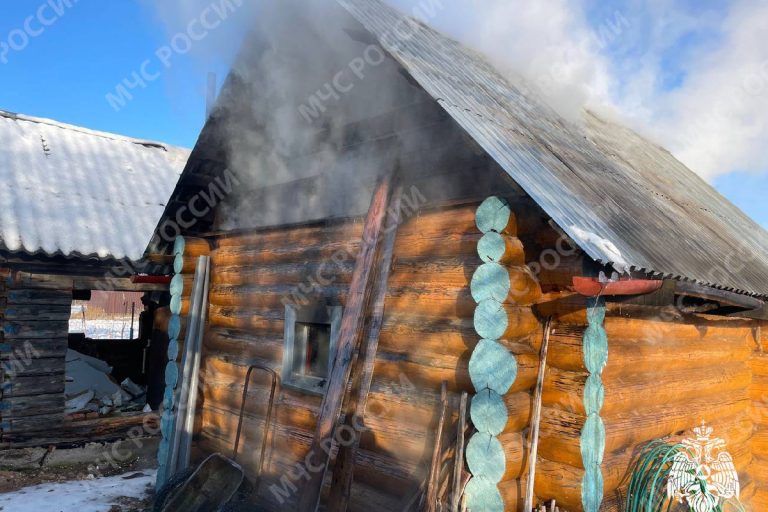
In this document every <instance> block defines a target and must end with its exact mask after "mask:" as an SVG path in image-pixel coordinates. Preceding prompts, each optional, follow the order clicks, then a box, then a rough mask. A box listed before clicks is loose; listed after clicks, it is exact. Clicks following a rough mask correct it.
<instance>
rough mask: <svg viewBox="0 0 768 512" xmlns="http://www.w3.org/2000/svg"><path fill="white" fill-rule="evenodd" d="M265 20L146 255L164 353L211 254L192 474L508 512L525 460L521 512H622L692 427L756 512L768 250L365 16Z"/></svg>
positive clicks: (302, 500) (680, 191)
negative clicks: (221, 459) (207, 471)
mask: <svg viewBox="0 0 768 512" xmlns="http://www.w3.org/2000/svg"><path fill="white" fill-rule="evenodd" d="M278 4H279V5H278V6H276V7H275V8H274V9H265V11H264V13H263V14H262V16H261V18H260V20H259V24H258V25H259V26H258V28H257V29H256V30H255V34H254V35H253V36H252V37H251V38H250V39H249V40H248V41H247V42H246V44H245V45H244V47H243V50H242V52H241V55H240V58H239V59H238V61H237V63H236V64H235V65H234V67H233V71H232V74H231V75H230V77H229V79H228V80H227V82H226V84H225V87H224V90H223V91H222V93H221V97H220V98H219V102H218V106H217V108H216V110H215V111H214V112H213V114H212V116H211V118H210V119H209V121H208V123H207V125H206V126H205V128H204V130H203V132H202V134H201V136H200V139H199V141H198V144H197V146H196V147H195V149H194V150H193V153H192V156H191V158H190V160H189V163H188V164H187V167H186V169H185V171H184V173H183V175H182V178H181V180H180V182H179V184H178V186H177V187H176V190H175V191H174V193H173V195H172V196H171V199H170V201H169V202H168V206H167V208H166V213H165V215H164V217H163V219H162V220H161V222H160V224H159V226H158V229H157V232H156V236H155V240H154V242H153V244H152V245H151V247H150V251H151V252H153V253H156V252H163V251H165V252H166V254H171V252H173V254H174V255H175V258H176V262H175V269H176V271H177V272H178V275H179V277H177V278H176V283H177V287H176V289H175V293H176V295H177V297H178V300H177V302H176V306H175V307H174V306H173V305H172V309H173V312H174V314H175V315H176V316H175V317H174V318H175V320H176V321H179V326H180V327H179V328H178V329H175V330H173V332H171V335H172V336H173V338H174V340H176V341H178V342H181V341H182V340H183V339H184V334H185V330H186V327H185V325H184V323H185V321H186V318H187V312H188V311H189V296H190V293H191V288H192V273H193V272H194V269H195V265H196V261H197V258H198V257H199V256H200V255H208V256H209V257H210V265H211V268H210V273H209V280H210V284H209V293H208V296H207V302H206V304H207V306H206V312H207V325H206V328H205V331H204V337H203V343H202V347H203V348H202V350H203V357H202V368H201V370H200V377H199V386H200V394H199V403H198V406H197V414H196V427H195V436H196V445H197V448H198V450H199V455H205V454H210V453H213V452H220V453H223V454H225V455H227V456H232V455H233V449H234V447H235V445H236V443H237V442H238V441H239V448H238V451H237V453H236V454H235V455H236V458H237V461H238V462H239V463H241V464H243V466H244V468H245V469H246V471H247V474H248V476H249V478H250V479H251V480H252V481H254V482H255V485H256V488H255V491H254V493H253V495H252V496H251V499H252V500H253V501H254V502H255V503H257V504H258V505H259V506H260V507H261V508H260V509H264V510H275V511H278V510H280V511H282V510H300V511H303V512H309V511H314V510H315V509H316V507H317V505H318V503H319V505H320V509H321V510H329V511H333V512H336V511H343V510H358V511H362V510H365V511H392V510H417V509H421V508H424V509H426V510H439V509H440V508H438V505H437V504H438V503H440V504H441V505H440V506H442V508H441V509H442V510H458V509H459V508H458V507H459V503H460V501H462V500H463V502H464V506H466V507H467V509H469V510H473V511H475V512H479V511H486V510H508V511H519V510H523V507H524V504H523V501H524V499H525V495H526V489H527V487H528V474H529V468H530V466H531V463H532V460H531V458H532V457H531V453H535V459H534V461H535V479H534V482H533V486H532V488H533V496H534V497H535V500H534V505H535V504H541V503H546V502H549V501H551V500H553V499H554V500H557V503H558V504H559V506H560V507H561V509H562V510H568V511H571V512H575V511H582V510H584V511H588V512H596V511H598V510H600V511H618V510H623V509H622V508H621V504H622V503H623V500H624V498H625V496H626V489H627V484H628V480H629V476H630V475H629V474H630V473H631V467H632V463H633V460H635V459H636V457H637V456H638V452H639V450H640V449H641V448H642V447H643V446H645V445H647V443H649V442H652V441H653V440H657V439H666V440H679V439H683V438H686V437H693V438H695V437H696V434H694V432H693V430H692V429H694V428H695V427H698V426H700V425H701V423H702V421H704V422H706V424H707V425H708V426H710V427H711V428H713V429H714V433H713V434H712V435H713V436H716V437H718V438H722V439H723V440H724V441H725V443H726V446H727V450H728V451H729V453H730V454H731V455H732V459H733V464H734V466H735V468H736V471H737V472H738V478H739V483H740V489H739V490H740V492H739V498H740V500H741V502H742V503H743V504H744V505H745V506H746V507H750V509H751V510H756V511H759V510H764V509H763V508H762V507H763V506H768V444H766V431H765V425H766V424H767V421H768V420H766V417H765V412H766V411H767V410H768V407H766V404H765V400H764V395H763V393H764V390H765V386H766V382H767V381H766V379H767V378H768V360H766V356H764V355H763V345H764V343H765V342H766V334H765V332H766V331H765V329H762V327H764V326H765V323H764V320H765V319H766V307H765V302H764V300H765V299H766V297H767V296H768V262H767V260H766V257H765V255H766V254H767V253H768V234H767V233H766V231H765V230H763V229H762V228H761V227H760V226H759V225H757V224H756V223H755V222H754V221H752V220H751V219H749V218H748V217H747V216H746V215H745V214H744V213H742V212H741V211H740V210H739V209H738V208H736V207H735V206H734V205H732V204H731V203H729V202H728V201H727V200H726V199H725V198H723V197H722V196H721V195H719V194H718V193H717V192H716V191H715V190H714V189H713V188H712V187H711V186H709V185H708V184H707V183H705V182H704V181H703V180H702V179H700V178H699V177H698V176H697V175H696V174H694V173H693V172H692V171H690V170H689V169H687V168H686V167H685V166H684V165H683V164H681V163H680V162H679V161H677V160H676V159H675V158H674V157H673V156H672V155H670V154H669V153H668V152H667V151H666V150H664V149H663V148H661V147H658V146H657V145H655V144H653V143H651V142H649V141H647V140H646V139H644V138H643V137H641V136H639V135H638V134H636V133H634V132H633V131H631V130H629V129H628V128H626V127H624V126H621V125H619V124H617V123H615V122H612V121H610V120H608V119H606V118H603V117H601V116H600V115H598V114H595V113H592V112H586V113H585V114H584V117H583V119H582V120H581V121H579V122H572V121H568V120H565V119H563V118H561V117H560V116H559V115H558V114H556V113H555V112H554V111H553V110H551V109H550V108H548V107H547V106H546V105H545V104H544V103H543V102H541V101H539V100H538V99H537V97H536V95H535V94H534V93H532V92H531V91H530V90H528V89H526V88H525V87H524V85H523V84H521V83H512V82H510V80H509V79H507V78H505V77H504V76H502V75H501V74H500V73H498V72H497V71H495V70H494V68H493V67H492V65H491V64H489V63H488V62H487V61H486V60H485V59H484V58H483V57H482V56H480V55H477V54H475V53H474V52H472V51H470V50H468V49H465V48H463V47H462V46H461V45H460V44H458V43H457V42H455V41H453V40H451V39H449V38H447V37H445V36H443V35H441V34H440V33H438V32H437V31H435V30H433V29H431V28H430V27H429V26H427V25H426V24H425V23H423V22H421V21H417V20H415V19H412V18H410V17H407V16H405V15H403V14H401V13H399V12H397V11H396V10H393V9H392V8H390V7H388V6H386V5H385V4H384V3H383V2H381V1H380V0H338V2H322V7H320V6H317V5H316V4H318V3H312V5H310V6H307V5H303V6H302V7H301V8H296V2H292V1H281V2H278ZM420 14H421V15H422V16H425V12H421V13H420ZM318 27H321V28H318ZM212 190H213V191H215V192H217V193H216V194H213V193H212ZM211 199H213V200H211ZM179 212H182V216H181V217H180V216H179ZM190 212H192V213H194V212H197V213H198V214H195V215H194V216H193V215H191V214H190ZM191 217H193V218H192V219H191V220H189V221H188V222H185V224H186V227H183V226H182V227H180V223H179V219H190V218H191ZM179 234H180V235H181V236H180V237H179V238H178V239H176V242H175V244H172V243H170V242H171V241H173V239H174V237H175V235H179ZM545 340H546V342H547V343H546V346H547V349H546V350H542V345H543V344H544V341H545ZM172 341H173V340H172ZM179 348H180V349H179V350H178V353H179V354H181V352H182V350H181V348H183V347H179ZM174 355H175V354H174ZM543 355H546V358H545V360H542V356H543ZM179 357H180V356H179ZM176 365H177V362H176V361H174V360H172V361H170V362H169V366H173V367H176ZM251 365H256V366H257V367H258V368H257V370H255V371H254V372H252V373H251V372H249V371H248V368H249V367H250V366H251ZM263 368H267V369H271V370H273V371H275V372H276V373H277V374H279V375H280V380H281V385H280V386H279V388H278V391H277V392H276V394H275V396H274V399H273V400H271V399H270V391H271V389H270V382H271V381H270V378H269V373H268V372H266V371H262V370H263ZM540 368H541V369H542V370H543V373H542V371H541V370H540ZM174 372H175V369H174ZM172 374H173V375H174V376H175V375H176V374H175V373H173V372H172ZM248 377H250V379H249V380H250V382H249V388H248V390H247V393H246V395H245V396H244V397H243V392H244V386H245V384H246V380H247V379H248ZM539 377H542V381H541V388H540V392H537V380H538V378H539ZM173 382H175V380H173ZM465 393H466V395H464V394H465ZM169 396H171V395H169ZM463 396H465V398H464V399H463V398H462V397H463ZM243 398H244V400H243ZM464 400H466V402H465V401H464ZM537 404H540V409H539V407H538V405H537ZM166 405H167V406H169V405H171V403H166ZM241 406H242V407H243V409H242V414H243V419H242V425H241V428H239V426H238V425H239V416H240V414H241ZM270 407H272V410H271V414H270ZM166 415H172V410H171V409H168V410H167V411H166ZM534 425H536V426H538V429H533V428H532V426H534ZM534 430H537V431H538V439H535V438H534V436H533V435H532V431H534ZM702 432H703V433H702V436H703V435H705V434H706V431H702ZM462 439H463V441H462ZM262 443H265V446H266V451H265V453H264V457H263V458H262V456H261V454H262V451H261V450H262V446H263V444H262ZM532 446H535V447H536V449H535V450H533V451H532V450H531V447H532ZM526 512H530V510H527V511H526Z"/></svg>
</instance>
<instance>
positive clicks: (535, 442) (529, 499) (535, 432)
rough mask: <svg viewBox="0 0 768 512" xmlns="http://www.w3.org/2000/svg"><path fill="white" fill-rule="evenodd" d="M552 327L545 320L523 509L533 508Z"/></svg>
mask: <svg viewBox="0 0 768 512" xmlns="http://www.w3.org/2000/svg"><path fill="white" fill-rule="evenodd" d="M551 329H552V319H549V320H547V324H546V326H545V327H544V341H543V342H542V343H541V358H540V362H539V377H538V380H537V381H536V390H535V393H534V402H533V418H532V419H531V446H530V449H529V451H528V453H529V454H530V455H529V456H528V459H529V462H528V484H527V488H526V490H525V504H524V506H523V510H532V509H533V485H534V482H535V477H536V456H537V453H538V449H539V430H540V428H541V398H542V393H543V390H544V372H545V371H546V368H547V348H548V347H549V335H550V332H551Z"/></svg>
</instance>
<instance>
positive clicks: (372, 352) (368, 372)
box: [328, 186, 403, 512]
mask: <svg viewBox="0 0 768 512" xmlns="http://www.w3.org/2000/svg"><path fill="white" fill-rule="evenodd" d="M402 192H403V189H402V187H400V186H398V187H396V188H395V191H394V193H393V194H392V200H391V201H390V204H391V206H390V207H389V208H388V209H387V211H388V214H387V223H386V230H387V231H386V233H385V235H384V241H383V245H382V248H381V256H380V258H379V261H378V264H377V269H376V278H375V285H374V286H375V291H374V293H373V306H372V308H371V320H370V322H369V325H368V329H367V331H368V332H367V334H368V336H367V339H366V344H365V346H363V347H361V350H360V355H359V356H358V363H357V364H356V365H355V367H354V368H353V369H352V388H351V396H350V399H349V404H348V406H347V414H346V415H345V417H346V424H347V425H349V426H352V427H354V423H355V421H354V420H355V419H356V420H358V422H359V421H360V420H363V419H364V417H365V410H366V406H367V404H368V392H369V391H370V389H371V381H372V380H373V368H374V364H375V362H376V351H377V350H378V347H379V334H380V333H381V325H382V322H383V320H384V303H385V300H386V297H387V283H388V281H389V271H390V268H391V266H392V255H393V252H394V247H395V238H397V226H398V224H399V223H400V218H399V216H400V200H401V197H402ZM359 446H360V432H357V435H356V436H355V438H354V440H353V442H352V444H349V445H345V446H341V447H339V452H338V454H337V455H336V463H335V466H334V469H333V478H332V480H331V481H332V485H331V493H330V496H329V497H328V510H333V511H335V512H345V511H346V510H347V507H348V506H349V498H350V492H351V489H352V480H353V477H354V469H355V458H356V456H357V450H358V448H359Z"/></svg>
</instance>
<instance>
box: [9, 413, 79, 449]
mask: <svg viewBox="0 0 768 512" xmlns="http://www.w3.org/2000/svg"><path fill="white" fill-rule="evenodd" d="M63 423H64V408H63V407H62V409H61V411H60V412H58V413H56V412H49V413H46V414H43V415H41V416H29V417H10V418H6V417H3V418H2V419H1V420H0V425H2V429H3V440H2V442H3V443H10V444H14V443H20V442H23V441H24V440H25V439H27V438H28V436H29V435H30V434H34V433H38V432H46V431H54V432H55V431H58V430H59V429H61V426H62V425H63ZM32 437H35V436H32Z"/></svg>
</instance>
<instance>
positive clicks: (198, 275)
mask: <svg viewBox="0 0 768 512" xmlns="http://www.w3.org/2000/svg"><path fill="white" fill-rule="evenodd" d="M205 268H206V263H205V256H200V257H199V258H198V260H197V267H196V269H195V279H194V281H193V284H192V295H191V298H190V307H189V318H188V320H187V322H188V328H187V334H186V336H185V337H184V355H183V356H182V358H181V367H182V371H181V375H180V376H179V378H180V380H181V382H180V384H179V383H177V385H176V386H177V388H176V393H175V400H174V404H175V407H176V412H175V414H174V415H173V428H172V429H171V436H170V439H169V449H168V465H167V469H166V474H167V476H168V478H171V477H172V476H173V475H175V474H176V473H177V471H178V468H177V466H178V462H179V442H180V441H181V428H182V422H181V421H180V419H179V412H180V411H183V410H185V409H186V402H185V397H186V394H187V392H188V386H187V379H186V377H187V376H188V375H189V366H190V365H191V359H190V357H189V353H190V349H191V347H192V342H193V340H194V339H195V335H196V330H197V324H198V318H199V317H200V299H201V297H200V293H201V292H202V289H203V278H204V275H205Z"/></svg>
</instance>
